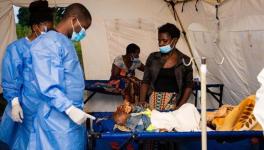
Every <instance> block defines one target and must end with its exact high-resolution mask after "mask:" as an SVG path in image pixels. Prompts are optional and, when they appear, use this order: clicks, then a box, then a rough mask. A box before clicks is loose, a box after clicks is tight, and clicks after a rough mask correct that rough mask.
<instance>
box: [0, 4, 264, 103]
mask: <svg viewBox="0 0 264 150" xmlns="http://www.w3.org/2000/svg"><path fill="white" fill-rule="evenodd" d="M30 2H31V1H30V0H12V1H11V0H4V1H3V0H2V1H0V27H1V29H2V30H1V31H0V60H1V59H2V56H3V54H4V51H5V47H6V45H7V44H8V43H10V42H11V41H13V40H14V39H15V38H16V35H15V22H14V15H13V12H12V5H17V6H28V4H29V3H30ZM73 2H77V1H73V0H60V1H55V0H49V3H50V4H51V5H53V6H54V5H57V6H67V5H68V4H70V3H73ZM79 2H81V3H83V4H84V5H85V6H86V7H87V8H88V9H89V10H90V11H91V13H92V17H93V22H92V26H91V28H90V29H89V30H88V31H87V37H86V38H85V39H84V40H83V41H82V53H83V62H84V70H85V76H86V79H108V78H109V76H110V69H111V64H112V60H113V58H114V57H115V56H117V55H121V54H123V53H124V52H125V47H126V45H127V44H129V43H131V42H134V43H136V44H138V45H139V46H140V47H141V59H142V61H143V62H144V61H145V60H146V57H147V56H148V54H149V53H150V52H153V51H157V50H158V45H157V27H158V26H160V25H162V24H164V23H166V22H171V23H175V20H174V18H173V15H172V12H171V9H169V7H168V5H167V4H166V3H165V2H164V1H163V0H100V1H94V0H86V1H79ZM216 2H217V1H215V0H205V1H198V3H197V8H198V11H196V10H195V3H196V1H189V2H188V3H185V4H184V6H183V12H181V10H182V5H181V4H178V5H176V10H177V12H178V15H179V17H180V20H181V22H182V23H183V27H184V29H185V31H186V32H187V37H188V39H189V41H190V43H191V47H192V49H193V53H194V55H195V58H199V57H201V56H206V57H207V58H208V76H207V77H208V82H209V83H223V84H224V85H225V88H224V103H229V104H237V103H239V102H240V100H241V99H242V98H244V97H246V96H247V95H250V94H254V93H255V92H256V90H257V89H258V87H259V84H258V82H257V79H256V76H257V74H258V72H260V70H261V69H262V68H263V66H264V65H263V64H264V59H263V58H264V53H263V52H262V49H263V46H264V42H263V39H264V30H263V28H264V22H263V21H262V20H263V19H264V10H263V9H262V8H263V6H264V1H262V0H247V1H241V0H225V1H220V2H221V3H220V4H218V3H216ZM212 4H213V5H212ZM215 4H218V6H219V9H218V17H219V20H217V19H216V9H215V6H214V5H215ZM176 24H177V26H179V25H178V22H176ZM177 47H178V48H179V49H180V50H181V51H183V53H185V54H187V55H189V56H190V53H189V50H188V48H187V46H186V43H185V41H184V40H183V39H180V41H179V43H178V44H177ZM222 57H224V58H225V62H224V63H223V65H217V64H216V63H215V60H217V61H220V60H221V58H222ZM197 63H198V64H200V62H199V59H198V60H197ZM194 70H195V69H194ZM141 75H142V74H141ZM195 76H196V75H195ZM211 102H212V101H208V107H211V108H212V107H216V106H217V105H215V103H214V102H212V103H211Z"/></svg>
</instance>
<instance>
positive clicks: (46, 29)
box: [40, 26, 48, 34]
mask: <svg viewBox="0 0 264 150" xmlns="http://www.w3.org/2000/svg"><path fill="white" fill-rule="evenodd" d="M47 32H48V27H47V26H44V31H41V32H40V34H46V33H47Z"/></svg>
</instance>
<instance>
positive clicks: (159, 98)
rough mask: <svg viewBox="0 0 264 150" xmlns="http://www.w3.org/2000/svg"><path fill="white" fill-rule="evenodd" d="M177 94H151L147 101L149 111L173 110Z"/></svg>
mask: <svg viewBox="0 0 264 150" xmlns="http://www.w3.org/2000/svg"><path fill="white" fill-rule="evenodd" d="M176 96H177V93H170V92H155V91H154V92H152V93H151V95H150V99H149V106H150V109H156V110H159V111H163V110H175V109H176V102H177V100H176Z"/></svg>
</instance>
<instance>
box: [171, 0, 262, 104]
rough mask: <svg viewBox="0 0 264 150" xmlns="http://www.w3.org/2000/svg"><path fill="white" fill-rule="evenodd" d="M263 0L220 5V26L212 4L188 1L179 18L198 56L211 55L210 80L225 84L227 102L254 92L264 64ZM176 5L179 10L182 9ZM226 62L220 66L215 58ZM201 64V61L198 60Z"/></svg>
mask: <svg viewBox="0 0 264 150" xmlns="http://www.w3.org/2000/svg"><path fill="white" fill-rule="evenodd" d="M263 6H264V1H261V0H248V1H241V0H227V1H225V2H224V3H222V5H220V6H219V12H218V17H219V27H218V25H217V24H218V20H217V19H216V10H215V7H214V6H213V5H210V4H207V3H198V6H197V8H198V12H196V11H195V9H194V2H193V3H187V4H185V6H184V11H183V12H182V13H181V12H180V13H179V15H180V19H181V20H182V22H183V24H184V28H185V29H187V34H188V37H189V39H190V41H191V43H192V46H193V50H194V51H195V52H196V53H195V54H198V55H196V56H206V57H208V76H207V77H208V82H209V83H224V85H225V88H224V103H230V104H237V103H239V102H240V100H241V99H243V98H244V97H246V96H248V95H250V94H255V92H256V90H257V89H258V87H259V84H258V82H257V78H256V76H257V74H258V73H259V72H260V70H261V69H262V68H263V67H264V53H263V52H262V49H263V47H264V44H263V36H264V32H263V31H264V23H263V21H261V20H263V17H264V15H263V14H264V10H263V9H262V7H263ZM180 7H181V6H180V5H177V8H176V9H177V10H181V8H180ZM222 57H224V58H225V62H224V63H223V65H217V64H216V63H215V60H214V58H215V59H216V60H217V61H220V60H221V58H222ZM198 63H199V62H198Z"/></svg>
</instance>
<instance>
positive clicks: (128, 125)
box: [113, 102, 200, 132]
mask: <svg viewBox="0 0 264 150" xmlns="http://www.w3.org/2000/svg"><path fill="white" fill-rule="evenodd" d="M113 118H114V120H115V123H116V126H115V127H116V128H118V129H119V130H121V131H150V132H151V131H160V132H161V131H199V130H200V125H199V124H200V114H199V112H198V111H197V109H196V108H195V106H194V105H193V104H190V103H186V104H184V105H182V106H181V107H180V108H179V109H177V110H174V111H170V112H159V111H157V110H150V109H148V108H144V107H142V106H137V105H130V104H129V103H127V102H125V103H124V104H123V105H121V106H119V107H118V108H117V110H116V112H114V114H113Z"/></svg>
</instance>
